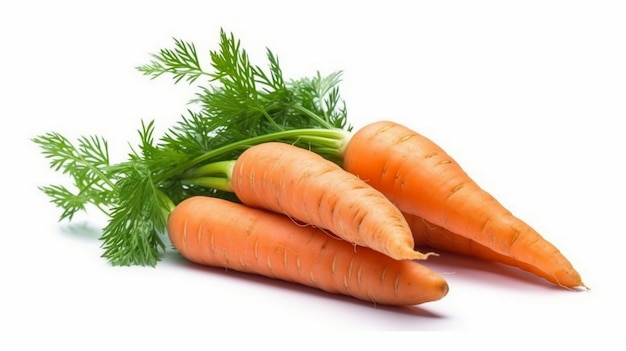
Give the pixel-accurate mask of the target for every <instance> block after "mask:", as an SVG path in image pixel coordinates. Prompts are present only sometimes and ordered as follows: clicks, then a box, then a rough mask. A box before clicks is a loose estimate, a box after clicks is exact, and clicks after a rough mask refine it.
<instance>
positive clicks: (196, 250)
mask: <svg viewBox="0 0 626 351" xmlns="http://www.w3.org/2000/svg"><path fill="white" fill-rule="evenodd" d="M168 231H169V236H170V239H171V242H172V244H173V245H174V247H175V248H176V249H177V250H178V251H179V252H180V253H181V254H182V255H183V256H184V257H185V258H187V259H188V260H190V261H192V262H195V263H198V264H202V265H208V266H215V267H224V268H228V269H233V270H237V271H241V272H247V273H253V274H258V275H263V276H266V277H271V278H278V279H281V280H284V281H289V282H295V283H299V284H302V285H306V286H309V287H313V288H317V289H321V290H324V291H327V292H330V293H338V294H343V295H347V296H352V297H355V298H357V299H360V300H363V301H368V302H372V303H375V304H384V305H416V304H422V303H425V302H431V301H436V300H439V299H441V298H443V297H444V296H445V295H446V294H447V293H448V284H447V282H446V281H445V280H444V279H443V278H442V277H441V276H440V275H439V274H437V273H436V272H434V271H433V270H431V269H429V268H427V267H425V266H423V265H421V264H419V263H417V262H415V261H410V260H400V261H398V260H394V259H392V258H390V257H388V256H386V255H384V254H381V253H379V252H376V251H374V250H371V249H369V248H366V247H358V248H355V247H354V246H353V245H352V244H350V243H348V242H346V241H344V240H337V239H334V238H332V237H331V236H329V235H327V234H326V233H324V232H323V231H321V230H320V229H318V228H315V227H311V226H300V225H297V224H296V223H294V222H292V221H291V220H290V219H289V218H287V217H286V216H284V215H280V214H278V213H274V212H270V211H266V210H262V209H256V208H252V207H248V206H245V205H242V204H239V203H234V202H230V201H227V200H222V199H218V198H211V197H192V198H189V199H187V200H184V201H183V202H181V203H180V204H178V206H177V207H176V208H175V209H174V211H173V212H172V214H171V216H170V219H169V224H168Z"/></svg>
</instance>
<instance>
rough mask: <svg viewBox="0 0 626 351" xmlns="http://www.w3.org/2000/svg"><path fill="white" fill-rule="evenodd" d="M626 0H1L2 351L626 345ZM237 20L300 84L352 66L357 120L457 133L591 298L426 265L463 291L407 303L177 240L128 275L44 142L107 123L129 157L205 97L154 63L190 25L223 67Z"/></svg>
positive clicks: (256, 50) (472, 165)
mask: <svg viewBox="0 0 626 351" xmlns="http://www.w3.org/2000/svg"><path fill="white" fill-rule="evenodd" d="M409 3H410V4H411V5H409ZM625 7H626V6H624V3H623V2H621V1H482V0H481V1H417V2H408V1H407V2H402V1H394V0H387V1H378V2H374V1H360V2H358V1H351V2H344V1H325V0H321V1H320V0H318V1H307V2H297V1H283V2H281V1H234V0H233V1H220V2H214V1H185V0H180V1H167V2H165V1H108V2H102V3H96V2H86V1H85V2H79V1H75V2H72V1H49V2H48V1H27V0H25V1H19V2H18V1H2V2H0V39H1V40H0V70H1V71H0V77H1V78H0V79H1V82H2V83H0V86H1V87H2V95H0V115H1V116H2V120H3V123H4V128H3V129H2V132H3V136H2V138H1V139H0V142H1V143H2V145H1V146H2V147H1V148H0V150H2V172H1V174H2V180H3V181H2V187H3V191H2V193H3V195H4V196H3V202H4V206H3V211H2V219H3V221H2V223H3V230H2V254H1V255H0V260H1V261H0V270H1V276H0V280H1V282H2V283H1V285H2V286H3V287H2V288H0V321H1V322H2V325H3V327H2V328H1V329H0V334H1V335H2V336H1V337H0V340H1V341H0V349H4V350H18V349H20V350H21V349H34V348H33V347H37V346H39V349H42V348H43V347H44V346H45V347H46V348H51V347H56V346H61V347H64V349H81V350H88V349H94V348H96V347H97V346H101V347H102V348H103V349H113V348H115V349H142V350H144V349H146V350H147V349H149V348H153V349H154V348H157V349H159V348H161V349H174V348H176V349H179V348H180V347H189V348H190V349H201V348H204V349H209V348H212V349H215V348H217V347H218V345H220V344H219V342H218V341H219V340H222V339H225V340H227V341H228V342H229V344H225V346H219V347H221V348H226V349H229V348H232V346H233V345H235V344H238V343H240V342H243V343H246V344H248V343H249V344H253V345H255V344H256V343H257V342H258V345H262V344H264V343H265V342H268V343H271V345H273V346H276V347H288V348H294V349H297V348H306V347H307V346H308V347H311V348H315V347H325V348H331V349H332V346H333V345H334V346H337V345H340V344H341V343H339V344H338V343H337V341H334V343H333V341H332V340H333V339H334V338H338V339H337V340H339V341H343V344H345V345H346V346H349V347H357V345H360V344H363V345H364V346H370V347H379V348H381V347H384V348H385V349H386V350H387V349H389V350H391V348H390V346H391V345H395V344H398V345H396V346H401V347H405V348H406V347H411V348H415V349H417V348H419V347H424V346H428V347H435V346H437V347H438V346H441V345H446V344H455V345H456V344H458V345H459V346H461V347H467V346H470V347H473V346H481V347H483V348H490V347H493V348H494V349H501V348H502V347H506V348H508V349H511V348H516V347H519V348H521V346H522V345H528V346H529V347H533V348H537V347H539V349H541V347H542V346H540V345H545V343H549V344H553V345H556V344H562V345H571V346H573V345H576V346H581V347H588V346H592V345H595V344H596V343H598V342H600V340H603V341H601V342H602V343H603V342H606V341H607V340H608V341H609V342H615V344H613V345H614V347H617V348H619V347H618V346H617V345H620V344H621V345H622V346H623V338H619V335H617V334H616V333H618V332H620V331H621V328H620V327H619V324H620V323H621V320H622V319H623V317H624V313H625V312H626V311H625V310H624V304H623V297H622V295H623V291H622V290H621V287H622V286H623V283H622V278H623V269H624V263H623V259H622V258H623V254H622V253H621V251H622V247H623V246H622V242H623V238H624V235H625V234H626V233H625V228H624V225H623V218H624V210H625V209H626V206H625V205H624V199H625V198H626V193H625V191H624V187H625V183H624V179H626V177H625V176H626V174H625V172H624V164H623V162H624V150H626V148H625V146H626V145H625V143H624V135H623V134H624V131H625V128H624V126H623V119H624V117H625V113H626V100H625V96H626V95H625V93H626V64H625V63H626V46H625V44H626V24H625V23H626V21H625V20H624V19H625V18H626V8H625ZM220 28H224V29H225V30H226V31H229V32H233V33H234V34H235V36H237V37H239V38H240V39H241V40H242V44H243V46H244V48H246V49H247V50H248V51H249V52H250V54H251V55H252V58H253V60H255V61H256V62H257V63H259V64H265V60H264V59H265V57H264V50H265V48H266V47H269V48H270V49H271V50H272V51H273V52H274V53H276V54H277V55H278V56H279V58H280V60H281V64H282V66H283V70H284V72H285V75H286V76H288V77H290V78H297V77H300V76H303V75H312V74H314V73H315V72H316V71H317V70H320V71H321V72H322V73H330V72H333V71H336V70H343V71H344V80H343V83H342V85H341V89H342V93H343V96H344V98H345V100H346V102H347V106H348V110H349V116H350V119H351V121H352V122H353V124H354V125H355V126H356V127H357V128H358V126H360V125H363V124H364V123H367V122H369V121H374V120H378V119H392V120H396V121H398V122H402V123H404V124H406V125H408V126H410V127H411V128H413V129H415V130H417V131H419V132H421V133H423V134H425V135H427V136H429V137H430V138H431V139H433V140H435V141H436V142H438V143H439V144H440V145H441V146H442V147H444V148H445V149H446V150H448V152H449V153H450V154H451V155H452V156H453V157H455V158H456V159H457V161H459V163H461V165H463V166H464V168H465V170H466V171H467V172H468V173H469V174H470V175H472V177H473V178H474V179H476V180H477V181H478V183H479V184H481V185H482V186H483V188H485V189H487V190H488V191H489V192H491V193H492V194H493V195H494V196H496V197H497V198H498V199H500V201H501V202H502V203H504V204H505V205H506V206H507V207H508V208H509V209H510V210H512V211H513V212H514V213H515V214H517V215H518V216H519V217H521V218H523V219H524V220H526V221H527V222H529V223H531V225H533V227H535V228H536V229H538V230H539V231H540V232H541V233H543V235H544V236H545V237H546V238H547V239H549V240H550V241H552V242H553V243H554V244H556V245H557V246H558V247H559V248H560V249H561V251H562V252H563V253H564V254H565V255H566V256H567V257H568V258H569V259H570V260H571V261H572V262H573V263H574V265H575V267H576V268H577V269H578V270H579V271H580V273H581V274H582V276H583V279H584V281H585V282H586V284H587V285H589V287H591V291H588V292H586V291H566V290H563V289H558V288H554V287H552V286H549V285H546V284H543V283H542V282H539V281H537V280H535V279H531V278H529V277H528V276H527V275H524V274H521V273H519V272H517V271H513V270H507V269H503V268H501V267H497V266H494V265H490V264H485V263H481V262H476V261H472V260H469V259H464V258H459V257H445V258H444V257H440V258H436V259H432V260H429V261H428V262H427V263H426V264H428V265H430V266H431V267H432V268H433V269H435V270H438V271H439V272H441V273H442V274H445V276H446V278H447V279H448V282H449V284H450V293H449V294H448V296H446V297H445V298H444V299H442V300H440V301H437V302H433V303H428V304H424V305H421V306H417V307H415V308H386V307H381V306H377V307H374V306H372V305H370V304H367V303H361V302H358V301H355V300H353V299H350V298H344V297H337V296H332V295H328V294H325V293H320V292H317V291H315V290H312V289H308V288H302V287H299V286H294V285H291V284H286V283H282V282H275V281H272V280H268V279H264V278H258V277H252V276H247V275H242V274H237V273H234V272H228V273H226V272H224V271H222V270H216V269H205V268H199V267H197V266H193V265H190V264H188V263H186V262H184V261H183V260H182V259H180V258H179V257H178V256H177V255H176V254H175V253H173V252H169V253H168V254H167V255H166V256H165V257H164V259H163V261H162V262H161V263H160V264H159V265H158V266H157V267H156V268H142V267H127V268H120V267H111V266H109V265H108V263H107V262H105V261H104V260H103V259H101V258H100V257H99V256H100V254H101V253H102V252H101V250H100V248H99V241H98V237H99V235H100V227H101V225H102V223H103V222H102V218H101V217H99V215H98V214H97V213H96V212H95V211H94V212H90V213H89V214H87V215H81V216H79V217H78V218H76V221H74V222H73V223H65V222H62V223H57V218H58V216H59V214H60V212H59V211H58V210H57V209H56V208H55V207H54V206H53V205H52V204H50V203H48V200H47V198H46V197H45V196H44V195H43V194H42V193H41V192H40V191H39V190H37V186H40V185H47V184H49V183H53V182H56V181H58V180H60V179H64V178H61V177H60V176H59V175H57V174H55V173H53V172H52V171H51V170H49V168H48V165H47V162H46V160H44V159H43V157H42V156H41V155H40V153H39V149H37V148H36V146H35V145H34V144H33V143H32V142H31V141H30V139H31V138H33V137H34V136H36V135H38V134H41V133H45V132H48V131H53V130H54V131H58V132H60V133H63V134H65V135H67V136H69V137H75V136H79V135H91V134H98V135H101V136H104V137H106V138H107V139H109V140H110V146H111V153H112V154H113V155H116V156H119V157H120V158H118V160H120V159H121V157H123V156H124V155H125V153H126V152H127V151H128V144H127V143H128V142H130V143H131V144H134V143H135V142H136V129H137V128H138V126H139V123H140V120H141V119H146V120H149V119H155V120H156V121H157V129H158V130H162V129H164V128H167V127H169V126H170V125H171V124H172V123H173V122H174V121H175V120H176V119H177V118H178V117H179V116H180V114H181V113H183V112H184V110H185V109H186V108H187V107H188V106H186V105H185V103H186V102H187V101H188V100H189V98H190V97H191V95H190V94H191V93H192V92H193V90H192V89H190V88H188V87H186V86H185V85H184V84H180V85H176V86H175V85H174V84H173V82H172V81H171V80H169V79H159V80H154V81H151V80H150V79H148V78H147V77H144V76H142V75H141V74H140V73H139V72H137V71H136V70H135V69H134V67H135V66H137V65H139V64H143V63H146V62H147V61H148V60H149V58H150V57H149V53H153V52H156V51H157V50H159V49H160V48H162V47H170V46H171V44H172V38H173V37H176V38H180V39H183V40H187V41H193V42H195V43H196V44H197V46H198V49H199V50H200V53H201V54H202V55H204V56H203V59H204V60H205V62H206V59H207V56H206V54H207V52H208V50H210V49H215V48H216V44H217V42H218V35H219V29H220ZM614 318H615V319H614ZM345 331H350V332H356V333H355V334H352V335H350V334H347V335H343V333H344V332H345ZM376 331H383V332H387V331H414V332H432V333H419V334H412V333H393V334H387V333H383V334H381V335H377V336H376V334H372V333H371V332H376ZM329 333H330V334H329ZM373 336H375V340H372V341H369V338H370V337H373ZM257 338H261V339H257ZM613 339H615V340H613ZM258 340H263V341H258ZM399 340H400V341H399ZM314 346H315V347H314ZM396 346H394V347H396ZM603 349H607V348H606V347H604V348H603ZM609 349H615V348H609Z"/></svg>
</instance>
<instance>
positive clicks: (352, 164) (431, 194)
mask: <svg viewBox="0 0 626 351" xmlns="http://www.w3.org/2000/svg"><path fill="white" fill-rule="evenodd" d="M343 167H344V169H346V170H347V171H349V172H351V173H353V174H355V175H357V176H359V177H360V178H361V179H363V180H365V181H366V182H367V184H369V185H371V186H372V187H374V188H376V189H378V190H380V191H381V192H382V193H383V194H385V195H386V196H387V197H388V198H389V199H390V200H391V201H392V202H393V203H394V204H395V205H396V206H397V207H398V208H399V209H400V210H401V211H402V212H404V213H406V214H410V215H414V216H419V217H421V218H423V219H425V220H426V221H428V222H431V223H433V224H435V225H437V226H441V227H443V228H445V229H446V230H448V231H450V232H452V233H457V234H459V235H461V236H463V237H466V238H468V239H471V240H472V241H473V242H476V243H479V244H481V245H484V246H485V247H487V248H489V249H491V250H493V251H494V252H496V253H498V254H500V255H504V256H508V257H511V258H512V259H514V260H515V261H517V262H520V264H523V265H527V266H532V267H535V268H534V269H535V270H536V271H539V272H541V276H543V277H545V278H546V279H548V280H549V281H551V282H553V283H555V284H558V285H561V286H563V287H570V288H573V287H579V286H584V284H583V282H582V280H581V277H580V275H579V273H578V272H577V271H576V270H575V269H574V268H573V267H572V265H571V263H570V262H569V261H568V260H567V259H566V258H565V257H564V255H563V254H561V252H560V251H559V250H558V249H557V248H556V247H555V246H554V245H553V244H552V243H550V242H548V241H547V240H546V239H545V238H543V237H542V236H541V235H540V234H539V233H538V232H537V231H535V230H534V229H533V228H532V227H530V226H529V225H528V224H527V223H525V222H524V221H522V220H521V219H519V218H517V217H515V216H514V215H513V214H512V213H511V212H510V211H508V210H507V209H506V208H505V207H504V206H503V205H502V204H500V203H499V202H498V201H497V200H496V199H495V198H494V197H493V196H491V195H490V194H489V193H487V192H486V191H485V190H483V189H482V188H480V187H479V186H478V185H477V183H476V182H475V181H473V180H472V179H471V178H470V177H469V176H468V174H467V173H465V171H464V170H463V169H462V168H461V167H460V165H459V164H458V163H457V162H456V161H455V160H454V159H452V157H450V156H449V155H448V154H447V153H446V152H445V151H444V150H443V149H442V148H441V147H439V146H438V145H436V144H435V143H434V142H433V141H431V140H430V139H428V138H426V137H424V136H422V135H420V134H418V133H417V132H415V131H413V130H410V129H409V128H407V127H405V126H402V125H400V124H398V123H395V122H391V121H379V122H375V123H372V124H369V125H367V126H365V127H363V128H361V129H360V130H358V131H357V132H356V133H354V135H353V136H352V139H351V140H350V142H349V143H348V145H347V147H346V149H345V152H344V162H343Z"/></svg>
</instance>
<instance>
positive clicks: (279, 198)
mask: <svg viewBox="0 0 626 351" xmlns="http://www.w3.org/2000/svg"><path fill="white" fill-rule="evenodd" d="M230 185H231V187H232V189H233V190H234V192H235V194H236V195H237V197H238V198H239V199H240V200H241V202H243V203H244V204H246V205H249V206H253V207H260V208H264V209H267V210H271V211H275V212H279V213H283V214H286V215H288V216H289V217H292V218H294V219H297V220H299V221H302V222H304V223H306V224H312V225H315V226H317V227H319V228H324V229H327V230H329V231H330V232H332V233H334V234H336V235H337V236H339V237H341V238H342V239H345V240H347V241H349V242H350V243H353V244H357V245H360V246H366V247H369V248H371V249H374V250H376V251H379V252H382V253H384V254H386V255H388V256H389V257H391V258H394V259H425V258H426V257H427V256H428V255H430V254H432V253H421V252H418V251H414V242H413V236H412V234H411V230H410V228H409V226H408V224H407V223H406V220H405V219H404V217H403V215H402V213H401V212H400V211H399V210H398V208H396V207H395V206H394V205H393V204H391V203H390V202H389V200H388V199H387V198H386V197H385V196H384V195H383V194H382V193H380V192H379V191H377V190H375V189H373V188H372V187H370V186H369V185H367V184H366V183H365V182H363V181H362V180H360V179H359V178H358V177H356V176H355V175H353V174H351V173H349V172H346V171H345V170H343V169H342V168H341V167H340V166H338V165H337V164H335V163H333V162H331V161H328V160H326V159H324V158H322V157H321V156H319V155H317V154H315V153H313V152H310V151H308V150H305V149H302V148H299V147H296V146H292V145H289V144H285V143H280V142H269V143H262V144H259V145H256V146H253V147H250V148H249V149H247V150H246V151H245V152H243V153H242V154H241V155H240V156H239V158H238V159H237V161H236V162H235V164H234V166H233V169H232V175H231V184H230Z"/></svg>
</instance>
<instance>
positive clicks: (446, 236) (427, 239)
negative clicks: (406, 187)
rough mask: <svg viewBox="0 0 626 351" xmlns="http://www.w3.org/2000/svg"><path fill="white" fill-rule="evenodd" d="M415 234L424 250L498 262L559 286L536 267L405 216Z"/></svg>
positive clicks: (424, 221) (417, 244) (416, 239)
mask: <svg viewBox="0 0 626 351" xmlns="http://www.w3.org/2000/svg"><path fill="white" fill-rule="evenodd" d="M404 216H405V218H406V219H407V222H408V223H409V226H410V227H411V231H412V232H413V239H414V240H415V246H416V247H417V248H422V249H434V250H437V251H438V252H439V253H443V252H451V253H455V254H460V255H463V256H467V257H474V258H477V259H480V260H483V261H488V262H496V263H501V264H504V265H508V266H511V267H517V268H519V269H521V270H524V271H526V272H529V273H532V274H534V275H535V276H538V277H541V278H543V279H546V280H548V281H550V282H552V283H555V284H558V282H557V281H555V280H554V277H553V276H552V275H550V274H547V273H546V272H545V271H542V270H541V269H539V267H537V266H536V265H532V264H529V263H526V262H521V261H519V260H516V259H514V258H513V257H510V256H506V255H503V254H500V253H497V252H495V251H493V250H492V249H490V248H488V247H487V246H485V245H482V244H479V243H477V242H476V241H474V240H471V239H469V238H466V237H464V236H461V235H459V234H456V233H452V232H451V231H449V230H446V229H445V228H442V227H439V226H436V225H434V224H432V223H429V222H427V221H426V220H424V219H423V218H420V217H418V216H413V215H409V214H405V215H404Z"/></svg>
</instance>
